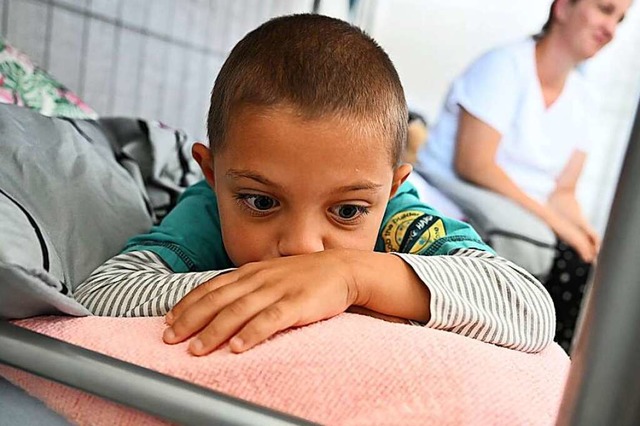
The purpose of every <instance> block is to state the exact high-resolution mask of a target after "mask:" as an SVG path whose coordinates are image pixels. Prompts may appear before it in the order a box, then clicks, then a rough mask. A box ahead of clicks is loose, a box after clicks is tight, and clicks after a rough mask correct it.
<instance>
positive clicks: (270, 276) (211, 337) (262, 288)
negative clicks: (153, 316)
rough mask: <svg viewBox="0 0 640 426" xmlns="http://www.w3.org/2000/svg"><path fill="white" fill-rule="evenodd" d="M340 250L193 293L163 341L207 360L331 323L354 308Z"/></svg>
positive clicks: (269, 265)
mask: <svg viewBox="0 0 640 426" xmlns="http://www.w3.org/2000/svg"><path fill="white" fill-rule="evenodd" d="M357 299H358V289H357V288H356V280H355V279H354V277H353V273H352V271H351V268H350V266H349V263H348V262H347V261H346V260H345V258H344V256H341V251H340V250H329V251H323V252H319V253H313V254H308V255H301V256H291V257H283V258H277V259H271V260H266V261H262V262H256V263H249V264H246V265H244V266H242V267H240V268H238V269H236V270H235V271H232V272H229V273H226V274H223V275H220V276H218V277H216V278H214V279H212V280H210V281H208V282H206V283H204V284H202V285H200V286H198V287H197V288H195V289H193V290H192V291H191V292H190V293H189V294H187V295H186V296H185V297H184V298H183V299H182V300H181V301H180V302H179V303H178V304H177V305H175V306H174V307H173V309H172V310H171V311H170V312H169V313H168V314H167V318H166V320H167V323H168V324H169V326H170V327H169V328H168V329H166V330H165V332H164V335H163V339H164V341H165V342H166V343H179V342H182V341H184V340H186V339H188V338H189V337H191V336H193V335H195V334H196V333H198V334H197V336H196V338H195V339H193V341H191V343H190V345H189V350H190V351H191V353H193V354H194V355H205V354H207V353H209V352H211V351H213V350H214V349H216V348H217V347H218V346H220V345H221V344H223V343H224V342H226V341H228V340H229V346H230V348H231V350H232V351H233V352H243V351H246V350H247V349H250V348H252V347H253V346H255V345H257V344H258V343H260V342H262V341H264V340H266V339H268V338H269V337H271V336H272V335H274V334H275V333H277V332H278V331H281V330H284V329H287V328H289V327H294V326H303V325H306V324H310V323H312V322H315V321H319V320H322V319H326V318H330V317H333V316H335V315H337V314H339V313H341V312H344V311H345V310H346V309H347V308H348V307H349V306H351V305H352V304H354V303H356V301H357Z"/></svg>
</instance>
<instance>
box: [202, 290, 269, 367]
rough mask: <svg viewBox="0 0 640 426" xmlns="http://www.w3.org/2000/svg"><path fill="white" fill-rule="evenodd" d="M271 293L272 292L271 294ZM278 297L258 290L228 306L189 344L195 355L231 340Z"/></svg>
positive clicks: (204, 352)
mask: <svg viewBox="0 0 640 426" xmlns="http://www.w3.org/2000/svg"><path fill="white" fill-rule="evenodd" d="M270 293H271V294H270ZM276 300H277V298H276V297H275V295H274V294H273V293H272V292H268V291H264V290H263V291H257V292H254V293H251V294H249V295H247V296H245V297H242V298H240V299H238V300H236V301H235V302H233V303H230V304H229V305H228V306H226V307H225V308H224V309H223V310H222V311H221V312H220V313H219V314H218V315H217V316H216V317H215V318H214V319H213V320H212V321H211V322H210V323H209V325H208V326H207V327H205V328H204V330H202V332H201V333H200V334H198V336H197V337H196V338H195V339H193V341H192V342H191V343H190V344H189V350H190V351H191V353H192V354H194V355H206V354H208V353H209V352H211V351H213V350H215V349H216V348H217V347H218V346H220V345H221V344H223V343H224V342H226V341H227V340H229V339H230V338H231V337H232V336H233V335H234V334H235V333H236V332H237V331H238V330H240V328H241V327H242V326H243V325H244V324H246V323H247V322H248V321H251V319H252V318H253V317H255V316H256V314H259V312H260V311H263V310H265V309H269V305H271V304H273V303H274V302H275V301H276Z"/></svg>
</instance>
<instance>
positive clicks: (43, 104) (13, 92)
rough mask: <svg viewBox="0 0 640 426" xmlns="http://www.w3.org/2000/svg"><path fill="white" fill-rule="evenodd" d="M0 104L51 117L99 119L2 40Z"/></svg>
mask: <svg viewBox="0 0 640 426" xmlns="http://www.w3.org/2000/svg"><path fill="white" fill-rule="evenodd" d="M0 103H9V104H15V105H20V106H25V107H27V108H30V109H33V110H36V111H38V112H40V113H41V114H43V115H47V116H51V117H69V118H97V117H98V114H97V113H96V112H95V111H94V110H93V109H91V108H90V107H89V106H87V105H86V104H85V103H84V102H82V101H81V100H80V99H79V98H78V97H77V96H76V94H75V93H73V92H72V91H70V90H69V89H67V88H66V87H65V86H63V85H62V84H61V83H60V82H58V81H56V80H55V79H54V78H53V77H51V76H50V75H49V74H48V73H47V72H46V71H44V70H42V69H40V68H38V67H37V66H35V65H34V64H33V63H32V62H31V60H30V59H29V57H28V56H27V55H25V54H24V53H22V52H20V51H19V50H18V49H16V48H14V47H13V46H11V45H10V44H8V43H7V42H6V41H4V40H3V39H1V38H0Z"/></svg>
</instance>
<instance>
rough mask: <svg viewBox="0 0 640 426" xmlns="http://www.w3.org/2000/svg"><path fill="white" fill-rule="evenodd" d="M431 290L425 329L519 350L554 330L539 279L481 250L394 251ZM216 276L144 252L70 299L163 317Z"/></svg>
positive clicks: (111, 265) (115, 263) (537, 345)
mask: <svg viewBox="0 0 640 426" xmlns="http://www.w3.org/2000/svg"><path fill="white" fill-rule="evenodd" d="M394 254H395V255H397V256H399V257H401V258H402V259H403V260H404V261H405V262H407V263H408V264H409V265H410V266H411V267H412V268H413V270H414V271H415V272H416V274H417V275H418V276H419V277H420V279H421V280H422V281H423V282H424V283H425V285H427V286H428V287H429V290H430V292H431V306H430V311H431V319H430V320H429V322H428V323H427V324H426V326H427V327H431V328H436V329H440V330H447V331H451V332H454V333H457V334H461V335H464V336H468V337H471V338H474V339H478V340H481V341H484V342H488V343H493V344H496V345H499V346H504V347H508V348H511V349H516V350H520V351H525V352H538V351H540V350H542V349H544V348H545V347H546V346H547V345H548V344H549V343H550V342H551V340H552V338H553V335H554V331H555V310H554V307H553V302H552V301H551V298H550V296H549V294H548V293H547V291H546V290H545V289H544V287H542V285H541V284H540V282H538V280H536V279H535V278H534V277H533V276H531V275H530V274H529V273H528V272H526V271H525V270H524V269H522V268H520V267H518V266H517V265H515V264H513V263H512V262H510V261H508V260H506V259H504V258H502V257H499V256H496V255H493V254H491V253H488V252H484V251H480V250H475V249H460V250H458V251H455V252H453V253H452V254H451V255H447V256H420V255H411V254H404V253H394ZM226 271H228V270H223V271H207V272H190V273H174V272H173V271H172V270H171V269H170V268H169V267H167V266H166V265H165V264H164V263H163V262H162V260H161V259H160V258H159V257H158V256H157V255H156V254H154V253H152V252H149V251H137V252H130V253H124V254H120V255H118V256H116V257H114V258H112V259H111V260H109V261H107V262H106V263H105V264H103V265H102V266H101V267H99V268H98V269H97V270H96V271H94V272H93V273H92V274H91V276H90V277H89V278H87V280H85V281H84V282H83V283H82V284H80V285H79V286H78V288H77V289H76V292H75V298H76V300H78V302H80V303H81V304H83V305H84V306H85V307H86V308H87V309H89V310H90V311H91V312H92V313H93V314H94V315H103V316H155V315H164V314H166V313H167V312H168V311H169V310H170V309H171V308H172V307H173V305H175V304H176V303H177V302H178V301H179V300H180V299H182V297H184V296H185V295H186V294H187V293H188V292H189V291H191V290H192V289H193V288H195V287H197V286H198V285H199V284H201V283H204V282H206V281H208V280H210V279H212V278H214V277H215V276H217V275H219V274H221V273H224V272H226Z"/></svg>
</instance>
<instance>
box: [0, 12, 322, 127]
mask: <svg viewBox="0 0 640 426" xmlns="http://www.w3.org/2000/svg"><path fill="white" fill-rule="evenodd" d="M312 7H313V1H312V0H234V1H227V0H0V34H2V36H3V37H4V38H6V39H7V41H9V42H10V43H11V44H13V45H14V46H16V47H17V48H19V49H21V50H23V51H24V52H25V53H27V54H28V55H29V56H30V57H31V58H32V59H33V61H34V62H36V63H37V64H38V65H40V66H41V67H43V68H45V69H47V70H49V71H50V72H51V73H52V74H53V75H54V76H55V77H56V78H57V79H58V80H60V81H61V82H62V83H64V84H65V85H67V86H68V87H69V88H71V89H72V90H74V91H75V92H76V93H78V94H79V95H80V97H81V98H82V99H84V100H85V101H86V102H87V103H88V104H89V105H90V106H91V107H93V108H94V109H95V110H96V111H97V112H98V113H99V114H101V115H125V116H138V117H143V118H148V119H158V120H161V121H164V122H165V123H167V124H168V125H171V126H174V127H179V128H182V129H185V130H186V131H187V132H189V133H190V134H191V135H193V136H194V137H197V138H204V137H205V133H206V130H205V118H206V112H207V107H208V100H209V94H210V91H211V87H212V86H213V81H214V79H215V77H216V75H217V73H218V70H219V69H220V66H222V62H223V61H224V59H225V58H226V55H227V54H228V51H229V50H230V49H231V47H233V45H234V44H235V43H236V42H237V41H238V40H239V39H240V38H242V36H244V34H245V33H246V32H247V31H250V30H251V29H253V28H255V27H256V26H257V25H259V24H260V23H262V22H264V21H265V20H267V19H269V18H271V17H273V16H277V15H281V14H288V13H294V12H309V11H311V10H312Z"/></svg>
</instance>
